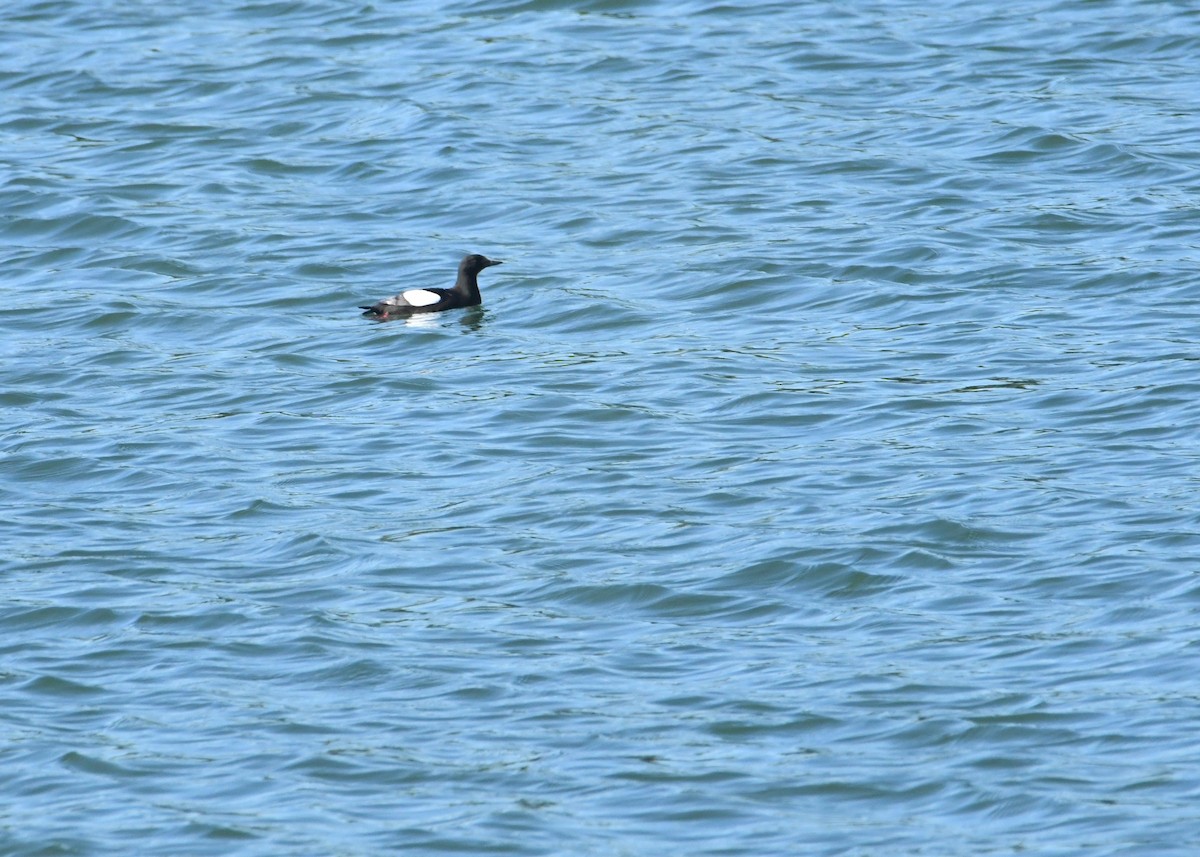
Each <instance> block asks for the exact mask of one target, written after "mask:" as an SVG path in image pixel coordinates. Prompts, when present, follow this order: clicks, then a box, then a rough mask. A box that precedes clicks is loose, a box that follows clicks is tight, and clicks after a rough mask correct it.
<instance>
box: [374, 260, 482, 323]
mask: <svg viewBox="0 0 1200 857" xmlns="http://www.w3.org/2000/svg"><path fill="white" fill-rule="evenodd" d="M500 264H502V263H501V262H500V261H499V260H498V259H489V258H487V257H486V256H480V255H479V254H478V253H472V254H471V255H470V256H464V257H463V260H462V262H460V263H459V265H458V279H457V280H455V281H454V287H453V288H450V289H408V290H407V291H403V292H401V293H400V294H398V295H396V296H395V297H392V298H384V299H383V300H381V301H380V302H379V303H377V304H373V305H371V306H364V307H359V309H363V310H366V312H364V313H363V316H364V317H366V318H374V319H378V320H379V321H386V320H387V319H389V318H403V317H407V316H410V315H415V314H416V313H421V312H442V311H443V310H448V309H458V308H459V307H466V306H478V305H479V304H481V303H483V297H482V296H481V295H480V294H479V272H480V271H482V270H483V269H484V268H490V267H491V266H492V265H500Z"/></svg>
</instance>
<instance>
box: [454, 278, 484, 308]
mask: <svg viewBox="0 0 1200 857" xmlns="http://www.w3.org/2000/svg"><path fill="white" fill-rule="evenodd" d="M454 291H456V292H458V293H459V294H460V295H462V296H463V297H464V298H466V299H467V300H468V301H469V302H471V303H472V304H477V303H482V301H483V299H482V298H481V297H480V296H479V277H478V275H477V274H468V273H466V272H464V271H460V272H459V274H458V279H457V280H455V281H454Z"/></svg>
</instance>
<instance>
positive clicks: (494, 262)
mask: <svg viewBox="0 0 1200 857" xmlns="http://www.w3.org/2000/svg"><path fill="white" fill-rule="evenodd" d="M503 264H504V260H503V259H488V263H487V264H486V265H484V267H485V268H490V267H492V265H503Z"/></svg>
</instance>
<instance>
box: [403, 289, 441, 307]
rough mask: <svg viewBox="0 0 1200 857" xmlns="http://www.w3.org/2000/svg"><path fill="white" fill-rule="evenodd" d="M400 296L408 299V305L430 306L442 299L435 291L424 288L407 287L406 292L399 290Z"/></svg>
mask: <svg viewBox="0 0 1200 857" xmlns="http://www.w3.org/2000/svg"><path fill="white" fill-rule="evenodd" d="M400 297H402V298H404V299H405V300H406V301H408V305H409V306H430V305H431V304H435V303H437V302H438V301H440V300H441V299H442V296H441V295H439V294H438V293H437V292H431V291H428V290H426V289H409V290H408V291H407V292H401V293H400Z"/></svg>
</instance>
